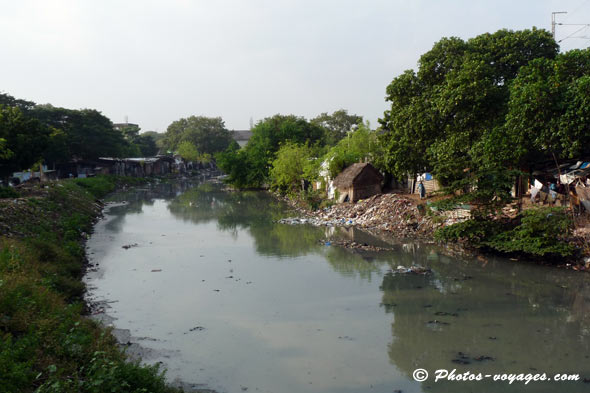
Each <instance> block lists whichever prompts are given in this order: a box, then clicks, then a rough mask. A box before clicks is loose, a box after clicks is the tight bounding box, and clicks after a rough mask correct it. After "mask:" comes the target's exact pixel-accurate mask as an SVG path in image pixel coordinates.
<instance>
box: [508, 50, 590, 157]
mask: <svg viewBox="0 0 590 393" xmlns="http://www.w3.org/2000/svg"><path fill="white" fill-rule="evenodd" d="M589 97H590V50H588V49H585V50H573V51H570V52H567V53H564V54H560V55H559V56H558V57H557V58H555V59H537V60H536V61H534V62H531V63H530V64H529V65H528V66H526V67H523V68H522V69H521V70H520V73H519V75H518V77H517V78H516V79H515V81H514V83H513V84H512V85H511V88H510V102H509V104H508V107H509V110H508V114H507V117H506V128H507V130H508V132H509V133H510V135H511V137H512V139H513V140H514V141H515V146H517V147H518V149H517V153H518V154H517V155H518V160H519V163H521V164H523V163H525V162H531V161H532V162H535V161H542V160H547V159H554V157H555V158H574V157H577V156H579V155H582V154H590V147H589V146H590V124H589V123H588V119H589V118H590V99H589Z"/></svg>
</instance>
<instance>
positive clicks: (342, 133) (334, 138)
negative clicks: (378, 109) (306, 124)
mask: <svg viewBox="0 0 590 393" xmlns="http://www.w3.org/2000/svg"><path fill="white" fill-rule="evenodd" d="M362 121H363V117H362V116H357V115H349V114H348V111H347V110H346V109H340V110H337V111H335V112H334V113H332V114H331V115H329V114H328V113H327V112H324V113H322V114H320V115H319V116H317V117H315V118H313V119H311V123H312V124H317V125H319V126H321V127H323V128H324V129H325V130H326V143H327V144H328V145H335V144H336V143H338V141H339V140H341V139H342V138H345V137H346V135H347V134H348V133H349V132H352V131H354V130H355V129H356V128H357V127H358V125H359V123H362Z"/></svg>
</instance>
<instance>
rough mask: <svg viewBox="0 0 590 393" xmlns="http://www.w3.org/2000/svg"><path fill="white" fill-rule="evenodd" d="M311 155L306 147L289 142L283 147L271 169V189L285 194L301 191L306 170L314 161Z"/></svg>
mask: <svg viewBox="0 0 590 393" xmlns="http://www.w3.org/2000/svg"><path fill="white" fill-rule="evenodd" d="M311 155H312V152H311V149H310V148H309V147H308V146H306V145H298V144H297V143H294V142H289V141H287V142H285V143H284V144H283V145H281V148H280V149H279V151H278V152H277V155H276V157H277V158H276V159H275V160H274V161H273V162H272V167H271V169H270V181H271V187H272V188H273V189H276V190H279V191H281V192H283V193H284V192H294V191H297V190H301V182H302V181H303V179H305V172H306V170H305V169H306V167H309V166H311V165H310V164H309V163H310V162H311V161H312V160H314V159H313V158H312V156H311ZM316 160H317V159H315V160H314V161H316ZM307 172H310V171H309V170H308V171H307Z"/></svg>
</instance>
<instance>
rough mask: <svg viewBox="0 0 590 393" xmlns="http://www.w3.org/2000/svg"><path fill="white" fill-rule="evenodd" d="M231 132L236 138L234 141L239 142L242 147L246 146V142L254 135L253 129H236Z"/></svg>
mask: <svg viewBox="0 0 590 393" xmlns="http://www.w3.org/2000/svg"><path fill="white" fill-rule="evenodd" d="M230 132H231V136H232V137H233V138H234V141H236V142H238V145H240V147H244V146H246V143H248V141H249V140H250V138H251V137H252V131H250V130H234V131H230Z"/></svg>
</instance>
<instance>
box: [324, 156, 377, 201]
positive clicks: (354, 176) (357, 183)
mask: <svg viewBox="0 0 590 393" xmlns="http://www.w3.org/2000/svg"><path fill="white" fill-rule="evenodd" d="M382 181H383V176H382V175H381V173H379V171H378V170H377V169H376V168H375V167H374V166H373V165H371V164H369V163H366V162H364V163H356V164H352V165H350V166H349V167H347V168H346V169H345V170H343V171H342V172H340V174H339V175H338V176H336V179H334V186H335V187H336V189H337V190H338V192H339V193H340V196H339V198H338V202H356V201H358V200H360V199H365V198H369V197H371V196H373V195H376V194H380V193H381V182H382Z"/></svg>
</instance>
